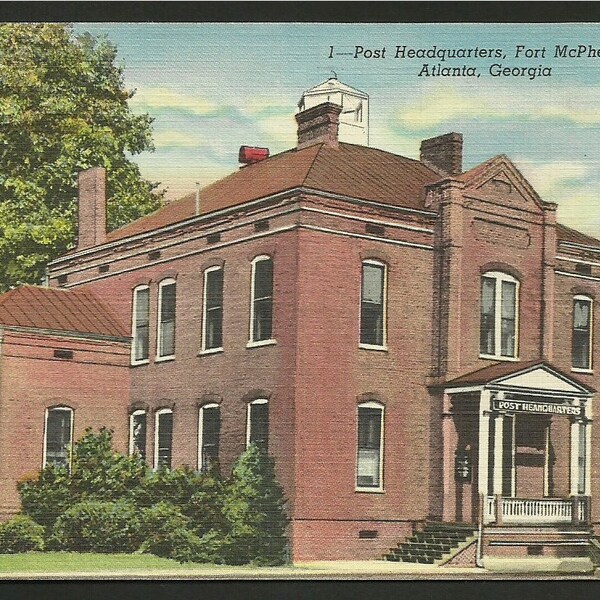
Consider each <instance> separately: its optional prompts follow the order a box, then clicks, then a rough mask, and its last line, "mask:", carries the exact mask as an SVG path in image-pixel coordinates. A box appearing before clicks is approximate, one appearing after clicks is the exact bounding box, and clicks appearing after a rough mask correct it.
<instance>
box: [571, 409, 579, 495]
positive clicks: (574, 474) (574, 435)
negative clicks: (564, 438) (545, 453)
mask: <svg viewBox="0 0 600 600" xmlns="http://www.w3.org/2000/svg"><path fill="white" fill-rule="evenodd" d="M569 475H570V488H571V489H570V492H571V496H576V495H577V483H578V481H579V420H578V419H573V420H572V421H571V471H570V474H569Z"/></svg>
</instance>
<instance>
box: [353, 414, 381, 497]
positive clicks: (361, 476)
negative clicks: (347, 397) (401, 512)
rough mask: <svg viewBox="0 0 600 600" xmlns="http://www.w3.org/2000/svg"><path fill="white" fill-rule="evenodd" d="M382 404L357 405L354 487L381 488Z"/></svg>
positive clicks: (373, 489)
mask: <svg viewBox="0 0 600 600" xmlns="http://www.w3.org/2000/svg"><path fill="white" fill-rule="evenodd" d="M383 413H384V407H383V404H380V403H379V402H363V403H362V404H359V405H358V418H357V422H358V425H357V454H356V489H358V490H368V491H381V490H382V489H383Z"/></svg>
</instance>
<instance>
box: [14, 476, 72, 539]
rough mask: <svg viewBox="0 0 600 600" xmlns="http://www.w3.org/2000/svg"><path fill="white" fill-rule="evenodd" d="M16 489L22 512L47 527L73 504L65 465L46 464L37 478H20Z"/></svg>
mask: <svg viewBox="0 0 600 600" xmlns="http://www.w3.org/2000/svg"><path fill="white" fill-rule="evenodd" d="M17 490H18V491H19V495H20V497H21V508H22V511H23V513H24V514H25V515H28V516H29V517H31V518H32V519H33V520H34V521H35V522H36V523H39V524H40V525H44V526H46V527H49V528H50V527H52V526H53V525H54V522H55V521H56V519H57V518H58V517H59V516H60V515H61V514H62V513H63V512H64V511H65V510H67V508H69V506H72V504H73V498H72V496H71V492H70V489H69V471H68V469H67V468H66V467H58V466H55V465H48V466H46V467H45V468H44V469H42V470H41V471H40V473H39V475H38V476H37V478H31V477H27V478H24V479H21V480H20V481H19V482H18V483H17Z"/></svg>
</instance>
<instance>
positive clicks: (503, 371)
mask: <svg viewBox="0 0 600 600" xmlns="http://www.w3.org/2000/svg"><path fill="white" fill-rule="evenodd" d="M538 366H539V367H541V366H545V367H548V368H550V369H552V370H553V371H555V372H556V373H558V374H559V375H561V376H562V377H564V378H565V379H567V380H569V381H574V382H575V383H577V384H578V385H580V386H582V387H584V388H586V389H588V390H590V391H591V392H594V391H595V390H594V389H593V388H591V387H590V386H589V385H587V384H586V383H583V382H582V381H580V380H579V379H577V378H576V377H573V376H572V375H568V374H567V373H564V372H563V371H561V370H560V369H558V368H556V367H555V366H554V365H553V364H551V363H549V362H547V361H544V360H540V359H537V360H529V361H523V362H498V363H495V364H493V365H489V366H488V367H483V368H482V369H478V370H477V371H472V372H471V373H467V374H465V375H461V376H460V377H456V378H455V379H452V380H451V381H448V382H447V383H446V386H455V385H484V384H486V383H490V382H492V381H495V380H496V379H500V378H502V377H507V376H508V375H513V374H515V373H520V372H521V371H528V370H529V369H532V368H535V367H538Z"/></svg>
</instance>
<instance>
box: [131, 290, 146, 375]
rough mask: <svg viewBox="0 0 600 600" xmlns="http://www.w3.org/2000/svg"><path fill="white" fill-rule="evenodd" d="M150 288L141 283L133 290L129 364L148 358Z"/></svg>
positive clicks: (139, 362) (144, 361)
mask: <svg viewBox="0 0 600 600" xmlns="http://www.w3.org/2000/svg"><path fill="white" fill-rule="evenodd" d="M149 312H150V289H149V287H148V286H147V285H141V286H138V287H136V288H135V289H134V290H133V311H132V329H133V331H132V332H131V334H132V335H131V337H132V338H133V342H132V346H131V364H134V365H135V364H141V363H147V362H148V359H149V339H150V338H149V330H150V320H149Z"/></svg>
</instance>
